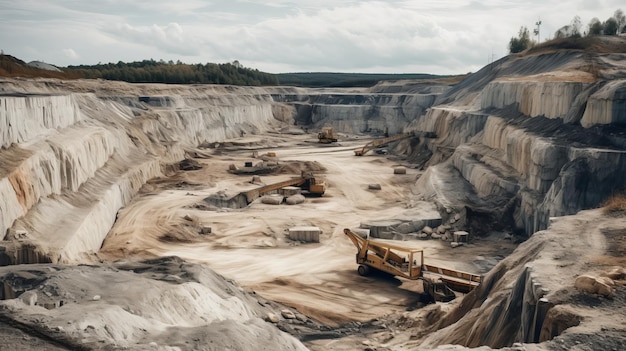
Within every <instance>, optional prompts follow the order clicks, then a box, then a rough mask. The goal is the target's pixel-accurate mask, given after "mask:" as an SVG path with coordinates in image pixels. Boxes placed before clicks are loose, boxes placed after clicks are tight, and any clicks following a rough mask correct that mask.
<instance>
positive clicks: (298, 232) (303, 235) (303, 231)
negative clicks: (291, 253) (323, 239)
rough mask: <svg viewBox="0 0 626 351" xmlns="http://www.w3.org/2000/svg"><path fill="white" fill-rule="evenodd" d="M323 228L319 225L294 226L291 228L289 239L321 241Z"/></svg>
mask: <svg viewBox="0 0 626 351" xmlns="http://www.w3.org/2000/svg"><path fill="white" fill-rule="evenodd" d="M321 233H322V230H321V229H320V228H318V227H293V228H290V229H289V239H291V240H297V241H304V242H307V243H319V242H320V234H321Z"/></svg>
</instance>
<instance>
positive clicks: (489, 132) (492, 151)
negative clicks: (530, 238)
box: [408, 53, 626, 235]
mask: <svg viewBox="0 0 626 351" xmlns="http://www.w3.org/2000/svg"><path fill="white" fill-rule="evenodd" d="M540 56H541V57H526V58H519V57H518V58H516V57H509V58H506V59H503V60H501V61H500V62H498V63H497V64H496V66H495V67H489V68H485V69H483V70H482V71H481V72H478V73H476V74H474V75H473V76H471V77H468V78H467V79H466V81H464V82H462V83H460V84H459V85H458V86H457V87H455V88H453V89H451V90H449V91H448V92H447V93H444V94H442V96H440V97H439V98H438V101H446V102H449V103H447V104H445V105H435V106H433V107H432V108H431V109H430V110H429V111H428V113H427V114H425V115H424V116H422V117H420V118H418V119H416V120H414V121H413V122H412V123H411V125H410V126H409V128H408V129H414V130H419V131H432V132H435V133H436V134H437V136H439V138H438V139H435V140H432V141H431V140H429V141H427V143H426V146H427V147H428V149H429V150H430V152H432V154H433V157H431V158H430V160H429V162H428V164H429V165H431V167H430V168H429V169H428V170H427V172H426V173H427V174H425V176H423V177H422V178H421V179H420V180H418V182H417V183H416V191H417V192H420V193H422V194H423V195H426V196H427V197H431V198H433V199H436V201H439V202H440V203H442V204H444V205H445V206H452V207H456V208H457V210H462V209H464V208H466V207H467V208H470V209H471V210H473V211H474V212H476V213H481V214H483V215H485V214H491V215H490V216H488V217H490V218H492V219H493V220H494V221H498V222H500V223H498V225H499V226H500V227H507V226H508V227H511V228H513V229H515V230H518V231H520V232H523V233H526V234H527V235H530V234H532V233H534V232H535V231H538V230H542V229H545V228H546V227H547V225H548V222H549V218H550V217H554V216H563V215H568V214H574V213H576V212H577V211H579V210H581V209H587V208H593V207H596V206H598V205H599V204H601V203H602V202H603V201H604V200H606V198H607V197H608V196H610V195H611V194H613V193H615V192H616V191H619V190H621V189H623V188H624V187H625V186H626V181H625V180H624V179H623V178H622V177H621V176H619V175H620V174H623V173H624V171H625V170H626V164H625V162H624V156H625V154H626V148H625V145H626V143H625V140H624V137H623V135H624V134H623V132H621V130H622V128H623V127H622V125H623V118H624V116H626V109H625V106H626V105H624V96H623V91H624V89H625V87H626V83H625V82H624V81H623V80H620V79H618V80H614V81H608V82H605V81H602V80H591V79H590V78H589V75H588V73H586V72H583V71H579V72H577V71H575V70H573V68H574V67H575V66H576V65H577V64H578V65H579V66H581V67H583V68H584V67H586V65H587V62H588V59H587V60H586V61H583V60H582V59H581V58H580V57H578V56H576V55H563V54H562V53H556V54H553V55H552V56H553V62H552V63H551V64H550V65H549V66H550V67H551V69H552V71H550V72H543V73H541V72H532V73H533V75H531V76H526V77H524V76H523V75H520V73H521V71H523V70H525V69H527V68H528V67H527V65H526V64H527V63H528V62H544V65H547V63H546V59H547V58H549V56H550V55H540ZM515 67H519V70H520V71H519V72H518V74H513V73H514V71H513V69H514V68H515ZM560 69H564V70H565V71H560ZM536 70H537V69H536ZM529 73H531V72H529ZM448 96H454V97H455V99H453V100H452V99H450V97H448ZM599 125H604V126H603V127H602V128H599V127H597V126H599ZM458 182H466V183H467V186H462V185H453V186H451V185H450V184H455V183H458ZM460 189H465V190H462V191H468V192H469V194H467V195H466V196H459V195H458V194H454V193H455V192H458V191H460ZM470 222H471V220H470ZM492 228H493V226H491V225H485V226H484V228H482V230H485V231H486V230H489V229H492Z"/></svg>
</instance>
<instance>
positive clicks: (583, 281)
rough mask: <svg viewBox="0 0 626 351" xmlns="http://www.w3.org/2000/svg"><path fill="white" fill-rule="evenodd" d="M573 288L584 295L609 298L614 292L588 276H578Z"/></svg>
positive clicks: (596, 279) (609, 287) (611, 288)
mask: <svg viewBox="0 0 626 351" xmlns="http://www.w3.org/2000/svg"><path fill="white" fill-rule="evenodd" d="M574 287H575V288H576V289H578V290H579V291H581V292H583V293H585V294H598V295H602V296H604V297H611V296H613V293H614V292H615V290H614V289H613V287H611V286H609V285H607V284H606V283H604V282H602V281H601V280H599V279H598V278H596V277H593V276H591V275H588V274H583V275H580V276H578V277H577V278H576V280H575V281H574Z"/></svg>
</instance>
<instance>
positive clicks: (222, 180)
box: [98, 133, 515, 350]
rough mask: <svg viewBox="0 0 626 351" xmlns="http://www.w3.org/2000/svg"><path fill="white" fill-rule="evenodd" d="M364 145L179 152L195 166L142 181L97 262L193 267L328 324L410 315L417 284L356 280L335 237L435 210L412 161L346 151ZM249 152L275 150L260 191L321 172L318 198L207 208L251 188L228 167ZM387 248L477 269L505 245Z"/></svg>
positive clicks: (507, 248) (227, 145) (349, 248)
mask: <svg viewBox="0 0 626 351" xmlns="http://www.w3.org/2000/svg"><path fill="white" fill-rule="evenodd" d="M369 140H371V139H366V138H362V137H361V138H359V137H352V138H342V140H340V141H339V142H338V143H334V144H330V145H323V144H319V143H317V139H316V137H315V135H314V134H295V133H294V134H286V133H283V134H280V133H275V134H267V135H260V136H259V135H255V136H244V137H242V138H237V139H234V140H229V141H227V142H224V143H222V144H219V145H211V147H210V148H206V149H199V150H190V155H191V156H195V157H194V159H195V160H196V161H198V162H199V163H200V164H201V165H202V166H203V167H202V168H201V169H198V170H190V171H182V170H177V171H171V172H169V173H168V176H167V177H164V178H161V179H155V180H153V181H150V182H149V183H148V184H146V185H145V186H144V187H143V188H142V190H141V192H140V194H139V195H138V196H137V197H136V199H135V200H134V201H133V202H132V203H131V204H130V205H129V206H127V207H126V208H124V209H122V210H121V211H120V212H119V214H118V220H117V222H116V224H115V226H114V227H113V228H112V230H111V232H110V233H109V235H108V237H107V239H106V240H105V242H104V244H103V247H102V249H101V251H100V252H99V254H98V255H99V256H100V258H102V259H104V260H115V259H118V258H123V257H137V258H153V257H163V256H179V257H181V258H183V259H184V260H188V261H191V262H197V263H204V264H206V265H208V266H209V267H210V268H211V269H213V270H214V271H216V272H217V273H219V274H221V275H223V276H225V277H226V278H229V279H233V280H235V281H237V282H238V283H239V284H240V285H242V286H243V287H244V288H246V289H249V290H253V291H255V292H256V294H258V295H260V296H262V297H263V298H266V299H269V300H273V301H276V302H279V303H281V304H284V305H287V306H290V307H292V308H295V309H297V310H298V311H299V312H300V313H302V314H305V315H306V316H308V317H310V318H312V319H314V320H316V321H318V322H319V323H320V325H325V326H328V327H330V328H342V326H345V325H347V324H349V323H355V322H358V323H371V322H372V321H377V320H379V321H380V320H384V318H385V316H388V315H391V314H394V313H400V312H403V311H406V310H411V309H414V308H416V307H417V306H418V304H417V301H418V298H419V295H418V293H419V292H420V290H421V286H420V284H419V283H418V282H417V281H407V280H401V279H395V278H393V279H380V277H361V276H359V275H358V274H357V272H356V268H357V265H356V264H355V262H354V259H355V254H356V248H355V247H354V246H353V244H352V242H351V241H350V240H349V239H348V238H347V237H346V236H345V235H344V234H343V229H344V228H355V227H358V226H359V225H360V223H361V222H363V221H371V220H378V219H381V220H386V219H394V218H410V219H412V220H416V219H420V218H432V216H433V215H436V214H437V212H436V208H435V207H434V204H432V203H430V202H428V201H424V200H423V199H421V198H420V195H419V194H414V193H412V191H411V188H412V185H413V184H414V183H415V181H416V179H417V178H418V177H419V176H420V174H421V172H420V171H418V170H417V169H415V168H413V167H414V166H413V165H410V164H406V163H404V162H403V161H401V160H398V159H394V158H393V157H390V156H385V155H378V154H376V153H374V152H370V153H369V154H367V155H365V156H363V157H356V156H354V153H353V150H354V149H356V148H357V147H359V146H362V145H364V144H365V143H367V142H368V141H369ZM253 151H257V152H258V154H259V155H263V154H265V153H267V152H275V153H276V157H277V158H278V161H279V165H282V166H283V167H281V168H280V170H281V172H280V174H268V175H261V180H262V182H264V183H266V184H270V183H274V182H277V181H282V180H286V179H289V178H290V177H292V176H298V175H299V173H300V169H301V168H307V167H308V168H309V169H311V168H313V169H316V168H322V167H323V168H324V169H325V170H324V171H319V172H316V175H318V176H321V177H322V178H324V179H325V182H326V185H327V191H326V193H325V195H324V196H323V197H320V198H307V199H306V201H305V202H304V203H302V204H299V205H291V206H290V205H286V204H282V205H269V204H263V203H261V202H260V201H258V200H257V201H255V202H254V203H252V204H251V205H249V206H248V207H246V208H242V209H218V208H215V207H212V206H209V205H207V204H206V203H205V202H204V201H203V199H204V198H206V197H208V196H210V195H212V194H215V193H217V192H218V191H225V192H227V193H229V194H235V193H237V192H239V191H242V190H248V189H251V188H253V187H255V185H252V184H250V180H251V178H252V176H251V175H234V174H231V173H229V172H228V168H229V165H231V164H235V165H237V166H243V165H244V162H247V161H252V162H254V163H257V162H259V161H260V160H259V159H254V158H252V154H253ZM320 166H321V167H320ZM396 166H405V167H406V168H407V172H406V174H394V171H393V167H396ZM371 183H378V184H380V185H381V190H368V185H369V184H371ZM295 226H316V227H319V228H320V229H321V230H322V231H323V233H322V235H321V237H320V243H301V242H294V241H291V240H289V238H288V236H287V231H288V229H289V228H292V227H295ZM202 227H210V228H211V234H207V235H200V234H198V232H199V228H202ZM395 243H396V244H400V245H402V246H406V247H413V248H421V249H424V250H425V257H426V261H427V262H428V263H431V264H436V265H440V266H443V267H448V268H452V269H457V270H463V271H468V272H473V273H479V274H483V273H486V272H487V271H488V270H489V269H490V268H491V267H493V266H494V265H495V264H496V263H497V262H498V261H499V260H501V259H502V258H504V257H505V256H506V255H508V254H509V253H510V252H512V250H513V249H514V248H515V244H514V243H512V242H511V240H507V239H505V236H504V235H503V233H493V234H492V235H489V236H484V237H476V238H475V239H474V240H473V241H472V242H471V243H470V244H468V245H465V246H462V247H458V248H454V249H453V248H451V247H450V243H449V242H444V241H440V240H420V241H416V240H411V241H402V242H398V241H396V242H395ZM444 305H445V304H444ZM444 309H445V306H444ZM292 332H293V331H292ZM370 337H371V335H369V336H367V335H363V336H362V337H361V338H359V337H354V336H352V337H350V338H348V339H349V340H343V341H340V340H337V338H330V339H326V338H312V339H313V340H309V341H306V342H305V345H306V346H307V347H309V348H311V349H314V350H315V349H319V350H326V349H335V350H341V349H346V350H347V349H353V348H354V347H355V345H359V347H360V348H363V347H367V342H368V341H367V339H368V338H370ZM382 337H383V338H384V336H382ZM355 343H356V344H355Z"/></svg>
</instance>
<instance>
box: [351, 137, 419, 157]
mask: <svg viewBox="0 0 626 351" xmlns="http://www.w3.org/2000/svg"><path fill="white" fill-rule="evenodd" d="M413 136H415V133H413V132H409V133H404V134H398V135H394V136H390V137H388V138H382V139H376V140H373V141H370V142H369V143H367V144H365V146H363V148H361V149H356V150H354V154H355V155H356V156H363V155H365V154H366V153H367V152H368V151H370V150H372V149H374V148H377V147H379V146H383V145H385V144H389V143H390V142H392V141H398V140H402V139H407V138H411V137H413Z"/></svg>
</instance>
